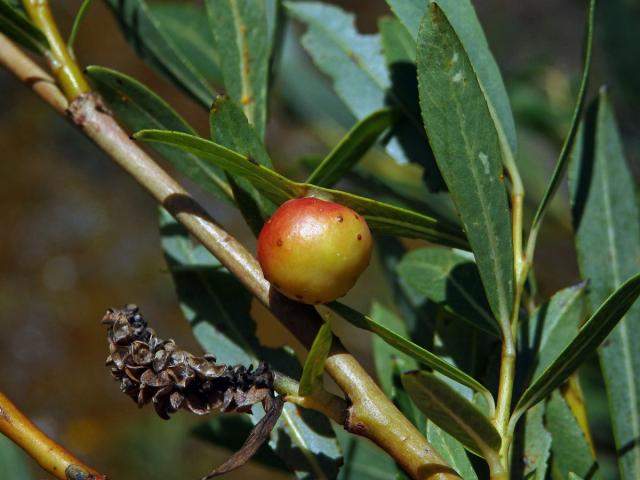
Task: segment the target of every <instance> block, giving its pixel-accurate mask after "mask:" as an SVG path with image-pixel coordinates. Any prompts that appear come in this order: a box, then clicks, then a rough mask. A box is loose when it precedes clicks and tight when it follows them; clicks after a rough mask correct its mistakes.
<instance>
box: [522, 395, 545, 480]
mask: <svg viewBox="0 0 640 480" xmlns="http://www.w3.org/2000/svg"><path fill="white" fill-rule="evenodd" d="M545 408H546V405H545V404H544V403H538V404H537V405H536V406H534V407H533V408H531V409H529V410H528V411H527V417H526V422H525V427H524V438H523V441H524V445H523V447H524V448H523V451H522V459H517V458H514V466H513V469H514V470H517V469H518V467H519V466H517V465H515V463H516V462H517V461H519V460H521V461H522V465H521V468H522V477H523V478H526V479H528V480H545V479H546V478H547V469H548V466H549V465H548V462H549V455H550V453H551V434H550V433H549V432H548V430H547V429H546V428H545V426H544V413H545ZM516 435H517V433H516Z"/></svg>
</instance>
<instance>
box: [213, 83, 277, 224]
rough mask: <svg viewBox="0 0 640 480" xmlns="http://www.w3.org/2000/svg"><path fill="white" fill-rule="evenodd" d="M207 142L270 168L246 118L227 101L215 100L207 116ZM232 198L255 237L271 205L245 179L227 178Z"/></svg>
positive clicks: (236, 107)
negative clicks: (210, 141) (208, 140)
mask: <svg viewBox="0 0 640 480" xmlns="http://www.w3.org/2000/svg"><path fill="white" fill-rule="evenodd" d="M209 127H210V132H211V139H212V140H213V141H214V142H216V143H218V144H220V145H222V146H224V147H226V148H229V149H231V150H233V151H235V152H238V153H240V154H241V155H244V156H245V157H246V158H251V159H253V161H255V162H256V163H258V164H259V165H262V166H265V167H267V168H271V167H272V164H271V159H270V158H269V154H268V153H267V150H266V148H265V146H264V144H263V143H262V140H261V139H260V137H259V136H258V134H257V133H256V131H255V129H254V128H253V127H252V126H251V125H249V122H248V121H247V117H246V116H245V114H244V113H243V112H242V110H241V109H240V107H238V106H237V105H236V104H235V103H234V102H233V101H232V100H230V99H229V97H226V96H222V95H221V96H219V97H217V98H216V100H215V102H214V103H213V105H212V106H211V111H210V115H209ZM229 180H230V182H229V183H230V184H231V188H232V189H233V194H234V197H235V200H236V203H237V204H238V207H239V208H240V211H241V212H242V215H243V216H244V218H245V220H246V222H247V224H248V225H249V226H250V227H251V229H252V230H253V233H254V234H255V235H256V236H257V235H258V234H259V233H260V230H262V226H263V225H264V222H265V221H266V220H267V219H268V218H269V217H270V216H271V214H272V213H273V212H274V210H275V205H274V204H273V203H272V202H271V201H269V200H268V199H267V198H265V197H264V195H262V194H261V193H260V192H259V191H258V190H257V189H256V188H255V187H254V186H253V185H252V184H251V182H249V181H248V180H247V179H245V178H243V177H238V176H235V175H229Z"/></svg>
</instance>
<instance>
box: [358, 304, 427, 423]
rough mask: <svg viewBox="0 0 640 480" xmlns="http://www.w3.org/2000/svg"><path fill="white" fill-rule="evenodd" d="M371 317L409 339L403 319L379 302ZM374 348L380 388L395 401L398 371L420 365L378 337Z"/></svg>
mask: <svg viewBox="0 0 640 480" xmlns="http://www.w3.org/2000/svg"><path fill="white" fill-rule="evenodd" d="M369 316H370V318H371V319H372V320H373V321H374V322H376V323H377V324H379V325H381V326H382V327H384V328H386V329H388V330H390V331H393V332H394V333H396V334H397V335H399V336H402V337H405V338H408V336H409V334H408V332H407V329H406V326H405V325H404V322H403V321H402V319H400V318H399V317H398V316H397V315H396V314H395V313H393V312H392V311H390V310H388V309H387V308H385V307H384V306H382V305H381V304H379V303H378V302H373V305H372V306H371V313H370V315H369ZM372 348H373V362H374V365H375V368H376V374H377V376H378V382H379V383H380V387H381V388H382V390H383V391H384V393H386V394H387V396H388V397H389V398H391V399H392V400H394V397H395V396H396V386H395V384H394V375H395V374H396V371H397V370H401V371H407V370H415V369H416V368H418V364H417V363H416V361H415V360H414V359H413V358H412V357H410V356H409V355H406V354H404V353H402V352H399V351H398V349H396V348H394V347H393V346H391V345H389V344H388V343H387V342H386V341H385V340H383V339H382V338H381V337H379V336H378V335H374V337H373V341H372ZM405 413H406V412H405Z"/></svg>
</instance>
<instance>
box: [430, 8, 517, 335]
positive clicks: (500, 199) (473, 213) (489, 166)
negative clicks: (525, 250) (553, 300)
mask: <svg viewBox="0 0 640 480" xmlns="http://www.w3.org/2000/svg"><path fill="white" fill-rule="evenodd" d="M418 81H419V91H420V106H421V109H422V116H423V120H424V123H425V128H426V131H427V135H428V136H429V141H430V143H431V147H432V149H433V152H434V154H435V156H436V161H437V162H438V166H439V167H440V171H441V173H442V176H443V178H444V179H445V181H446V183H447V186H448V187H449V192H450V193H451V196H452V198H453V200H454V203H455V204H456V207H457V209H458V212H459V213H460V217H461V219H462V223H463V224H464V226H465V230H466V233H467V237H468V238H469V243H470V244H471V247H472V249H473V252H474V254H475V256H476V262H477V265H478V269H479V271H480V277H481V278H482V282H483V284H484V289H485V292H486V294H487V298H488V299H489V304H490V305H491V309H492V311H493V313H494V315H495V316H496V318H497V319H498V321H499V322H500V324H501V325H502V327H503V328H509V318H510V312H511V304H512V301H513V247H512V240H511V238H512V233H511V218H510V212H509V206H508V203H507V192H506V188H505V184H504V180H503V174H502V152H501V146H500V140H499V138H498V133H497V131H496V127H495V125H494V123H493V121H492V118H491V114H490V111H489V106H488V105H487V101H486V99H485V97H484V95H483V92H482V90H481V87H480V84H479V83H478V78H477V77H476V72H475V70H474V68H473V65H472V63H471V61H470V59H469V57H468V55H467V53H466V51H465V49H464V47H463V45H462V44H461V43H460V39H459V38H458V36H457V35H456V32H455V31H454V29H453V27H452V26H451V24H450V23H449V21H448V19H447V17H446V16H445V14H444V12H443V10H442V9H441V8H440V6H439V5H438V4H435V3H432V4H431V5H430V6H429V9H428V11H427V13H426V14H425V16H424V19H423V21H422V25H421V29H420V33H419V36H418Z"/></svg>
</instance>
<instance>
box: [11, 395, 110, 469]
mask: <svg viewBox="0 0 640 480" xmlns="http://www.w3.org/2000/svg"><path fill="white" fill-rule="evenodd" d="M0 433H2V434H4V435H6V436H7V437H8V438H10V439H11V440H12V441H13V442H14V443H15V444H16V445H18V446H19V447H20V448H22V449H23V450H24V451H25V452H27V453H28V454H29V456H30V457H31V458H33V459H34V460H35V461H36V462H38V464H39V465H40V466H41V467H42V468H44V469H45V470H46V471H47V472H49V473H50V474H51V475H53V476H54V477H56V478H59V479H60V480H78V479H84V480H106V478H107V477H106V476H105V475H101V474H100V473H98V472H97V471H96V470H94V469H93V468H91V467H89V466H87V465H85V464H84V463H82V461H80V460H78V459H77V458H76V457H74V456H73V455H72V454H71V453H69V452H68V451H67V450H65V449H64V447H62V446H61V445H58V444H57V443H56V442H54V441H53V440H51V439H50V438H49V437H48V436H47V435H45V433H44V432H42V430H40V429H39V428H38V427H36V426H35V425H34V424H33V422H31V420H29V419H28V418H27V417H26V416H25V415H24V414H23V413H22V412H21V411H20V410H18V407H16V406H15V405H14V404H13V403H12V402H11V400H9V399H8V398H7V397H6V396H5V395H4V394H3V393H2V392H0Z"/></svg>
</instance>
